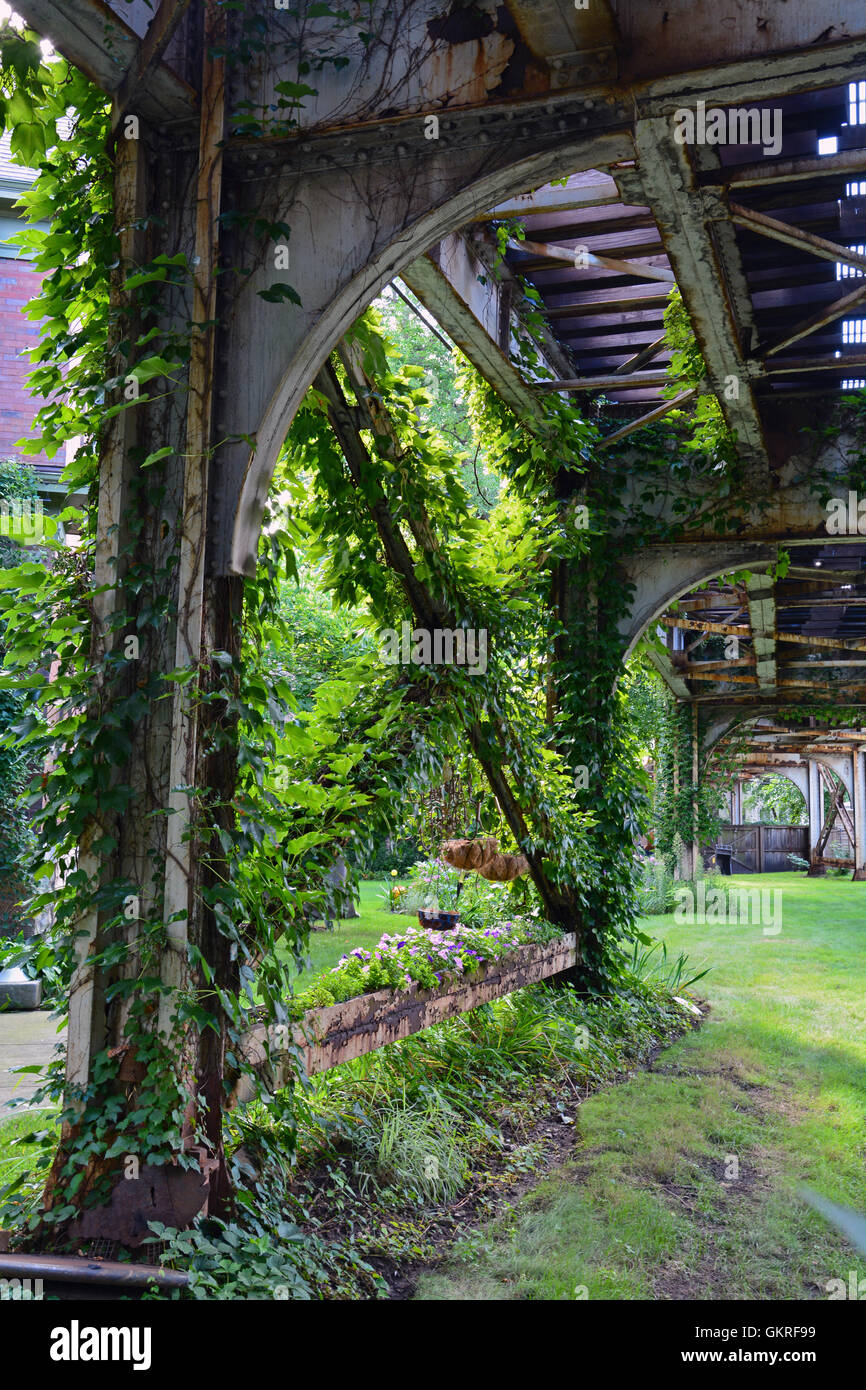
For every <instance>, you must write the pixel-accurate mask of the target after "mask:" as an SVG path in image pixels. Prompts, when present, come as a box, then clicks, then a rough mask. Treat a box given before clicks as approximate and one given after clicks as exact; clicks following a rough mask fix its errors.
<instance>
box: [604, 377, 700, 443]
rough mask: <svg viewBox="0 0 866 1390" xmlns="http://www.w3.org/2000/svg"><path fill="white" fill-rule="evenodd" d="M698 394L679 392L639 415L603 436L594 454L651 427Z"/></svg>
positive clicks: (692, 391)
mask: <svg viewBox="0 0 866 1390" xmlns="http://www.w3.org/2000/svg"><path fill="white" fill-rule="evenodd" d="M697 394H698V392H697V389H696V388H694V389H692V390H691V391H681V392H680V394H679V395H678V396H674V398H673V400H671V401H664V402H663V404H662V405H657V406H656V408H655V410H650V411H648V412H647V414H646V415H641V417H640V419H639V420H632V421H631V422H630V423H629V424H627V425H623V427H622V429H618V430H614V431H613V433H612V434H608V435H605V437H604V439H602V441H601V443H600V444H597V445H596V452H599V451H600V450H602V449H608V448H610V446H611V444H618V443H619V441H620V440H621V439H625V438H626V436H627V435H629V434H634V432H635V430H642V429H643V428H644V427H645V426H646V425H652V424H653V423H654V422H655V421H656V420H661V418H662V416H664V415H667V414H668V413H669V411H671V410H675V409H676V408H677V407H679V406H683V405H687V404H688V403H689V401H691V400H694V398H695V396H696V395H697Z"/></svg>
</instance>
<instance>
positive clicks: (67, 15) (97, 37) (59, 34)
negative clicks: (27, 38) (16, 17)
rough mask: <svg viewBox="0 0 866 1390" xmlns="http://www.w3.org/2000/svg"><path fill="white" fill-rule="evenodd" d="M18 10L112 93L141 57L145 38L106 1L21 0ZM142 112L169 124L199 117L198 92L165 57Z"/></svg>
mask: <svg viewBox="0 0 866 1390" xmlns="http://www.w3.org/2000/svg"><path fill="white" fill-rule="evenodd" d="M14 8H15V10H16V12H17V13H18V14H20V15H21V17H22V19H24V20H26V22H27V23H28V24H29V25H31V26H32V27H33V29H35V31H36V33H37V34H42V35H44V37H45V38H47V39H50V40H51V42H52V44H53V45H54V47H55V48H56V49H57V51H58V53H62V54H63V56H64V58H68V59H69V61H70V63H72V64H73V65H74V66H75V67H77V68H80V69H81V71H82V72H83V73H85V74H86V75H87V76H88V77H89V78H90V80H91V81H92V82H94V83H95V84H96V86H97V87H101V88H102V90H103V91H104V92H107V93H108V94H109V95H112V94H113V93H115V92H117V91H118V89H119V88H120V87H121V85H122V83H123V81H124V78H125V77H126V75H127V74H128V73H130V72H133V71H134V70H135V68H136V65H137V64H138V63H139V61H140V56H141V48H142V46H141V41H140V39H139V38H138V36H137V35H136V34H135V32H134V31H133V30H132V29H131V28H130V27H129V25H127V24H126V23H124V21H123V19H122V18H121V16H120V15H119V14H118V13H117V12H116V11H115V10H113V9H112V8H111V7H110V6H109V5H107V4H105V3H103V0H74V4H71V3H69V0H20V3H19V0H15V6H14ZM137 105H138V112H139V114H140V115H142V116H143V117H145V118H146V119H147V120H148V121H151V122H153V123H154V124H159V125H161V126H162V127H163V128H164V127H166V126H171V125H175V124H177V123H179V122H188V121H192V120H194V119H195V118H196V115H197V109H198V96H197V94H196V92H195V91H194V90H193V89H192V87H190V86H189V85H188V84H187V83H186V82H184V80H183V79H182V78H181V77H179V76H178V75H177V73H176V72H173V71H172V69H171V68H169V67H168V66H167V65H166V63H164V62H162V61H159V62H158V63H156V65H155V66H154V67H153V68H152V70H151V71H150V73H149V75H148V80H147V82H146V83H145V84H144V85H143V87H142V88H141V91H140V93H139V95H138V98H137Z"/></svg>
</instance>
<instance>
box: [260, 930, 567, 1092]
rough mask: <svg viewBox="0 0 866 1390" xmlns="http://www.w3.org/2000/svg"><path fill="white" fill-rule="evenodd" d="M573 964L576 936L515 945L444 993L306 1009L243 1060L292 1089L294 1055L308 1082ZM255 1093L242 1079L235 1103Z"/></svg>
mask: <svg viewBox="0 0 866 1390" xmlns="http://www.w3.org/2000/svg"><path fill="white" fill-rule="evenodd" d="M576 960H577V937H576V936H575V934H574V933H573V932H572V933H570V934H568V935H567V936H563V937H562V938H561V939H560V940H559V941H554V942H551V943H550V944H549V945H546V946H518V947H517V948H516V949H515V950H514V951H512V952H510V953H509V955H508V956H507V957H505V958H504V959H503V960H500V961H496V962H493V963H491V964H490V965H488V966H486V967H484V968H482V969H481V970H478V971H475V972H473V974H472V975H471V976H469V977H468V978H467V979H465V980H455V981H452V982H450V983H449V984H447V985H445V986H444V987H443V988H442V989H441V990H415V991H408V990H407V991H405V992H400V993H395V992H394V991H393V990H390V989H383V990H378V991H377V992H376V993H375V994H361V995H359V996H357V997H356V998H354V999H347V1000H345V1002H344V1003H341V1004H331V1005H330V1006H328V1007H327V1008H318V1009H310V1010H309V1012H308V1013H306V1014H305V1015H304V1017H303V1019H302V1020H301V1021H300V1022H299V1023H298V1024H296V1025H295V1026H294V1027H293V1028H292V1029H291V1030H290V1029H289V1028H288V1027H284V1026H281V1025H279V1024H278V1025H274V1024H271V1025H270V1027H268V1025H266V1024H260V1025H259V1026H258V1027H255V1028H253V1029H251V1031H250V1032H249V1033H248V1034H247V1035H246V1037H245V1039H244V1047H243V1050H244V1054H245V1056H246V1057H247V1059H248V1061H250V1062H251V1063H252V1064H253V1067H254V1068H255V1070H256V1071H257V1072H258V1073H259V1075H260V1076H261V1077H262V1078H263V1079H264V1080H265V1082H266V1083H267V1084H268V1086H269V1088H270V1089H272V1090H279V1089H280V1088H281V1087H283V1086H287V1085H289V1084H290V1083H291V1081H292V1079H293V1076H294V1074H295V1070H296V1053H295V1049H298V1051H299V1052H300V1054H301V1057H302V1058H303V1065H304V1067H305V1069H306V1072H307V1075H308V1076H312V1075H314V1074H315V1073H316V1072H320V1071H328V1070H329V1069H330V1068H331V1067H336V1066H338V1065H339V1064H340V1063H341V1062H348V1061H350V1060H351V1058H353V1057H361V1056H363V1054H364V1053H365V1052H374V1051H376V1050H377V1049H378V1048H380V1047H387V1045H388V1043H392V1042H397V1041H398V1040H399V1039H400V1038H408V1037H409V1036H410V1035H411V1034H412V1033H419V1032H420V1031H421V1030H422V1029H423V1028H430V1027H431V1026H432V1025H433V1024H434V1023H442V1022H443V1021H444V1020H445V1019H446V1018H456V1016H457V1015H458V1014H463V1013H467V1012H468V1011H469V1010H470V1009H477V1008H478V1006H479V1004H488V1003H489V1002H490V1001H491V1000H492V999H498V998H500V997H501V996H502V995H503V994H511V992H512V991H513V990H515V989H520V988H521V987H522V986H523V985H530V984H534V983H535V982H536V981H537V980H546V979H548V978H549V977H550V976H551V975H559V974H560V973H561V972H562V971H564V970H568V969H570V968H571V966H573V965H574V964H575V963H576ZM268 1041H269V1042H270V1052H271V1058H270V1063H269V1062H268V1055H267V1053H268V1049H267V1046H266V1044H267V1043H268ZM252 1093H253V1088H252V1083H251V1078H249V1077H246V1076H244V1077H241V1078H240V1080H239V1082H238V1084H237V1085H236V1087H235V1091H234V1095H233V1102H234V1104H239V1103H241V1102H242V1101H245V1100H248V1099H249V1098H250V1097H251V1095H252Z"/></svg>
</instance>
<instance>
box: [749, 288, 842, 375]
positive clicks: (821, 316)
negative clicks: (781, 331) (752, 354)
mask: <svg viewBox="0 0 866 1390" xmlns="http://www.w3.org/2000/svg"><path fill="white" fill-rule="evenodd" d="M864 299H866V284H861V285H859V286H857V288H856V289H853V290H851V292H850V293H849V294H843V295H842V297H841V299H834V300H833V303H832V304H828V305H827V306H826V308H824V309H820V310H819V311H818V313H817V314H811V315H810V317H809V318H807V319H802V320H801V321H800V322H799V323H798V324H797V325H796V327H794V328H792V329H791V331H790V332H789V333H788V334H787V335H786V336H785V337H784V338H782V339H780V341H779V342H777V343H773V345H772V346H771V347H767V348H765V349H764V358H765V361H766V359H767V358H768V357H772V356H773V355H774V353H777V352H781V351H782V350H783V348H786V347H790V346H791V344H792V343H797V342H799V341H800V339H801V338H808V337H809V336H810V334H812V333H815V332H817V330H818V329H819V328H824V327H825V325H826V324H828V323H833V322H834V321H835V320H836V319H840V318H841V317H842V315H843V314H847V313H848V312H849V311H850V310H851V309H855V308H856V307H857V305H858V304H862V303H863V301H864ZM838 360H839V361H840V362H844V359H843V358H839V359H838Z"/></svg>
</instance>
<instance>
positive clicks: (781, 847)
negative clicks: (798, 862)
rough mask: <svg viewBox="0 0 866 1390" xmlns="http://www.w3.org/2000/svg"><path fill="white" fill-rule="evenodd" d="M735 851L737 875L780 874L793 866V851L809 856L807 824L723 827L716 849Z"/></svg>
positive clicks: (721, 826) (801, 855) (801, 856)
mask: <svg viewBox="0 0 866 1390" xmlns="http://www.w3.org/2000/svg"><path fill="white" fill-rule="evenodd" d="M724 849H730V850H732V851H733V859H732V862H731V872H732V873H735V874H779V873H786V872H788V871H789V870H791V869H792V868H793V865H792V864H791V863H790V862H789V860H788V855H789V854H797V855H799V856H800V858H801V859H808V858H809V827H808V826H807V825H731V824H729V823H723V824H721V825H720V826H719V833H718V839H717V840H716V845H715V850H714V851H713V852H714V853H715V851H716V850H724Z"/></svg>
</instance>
